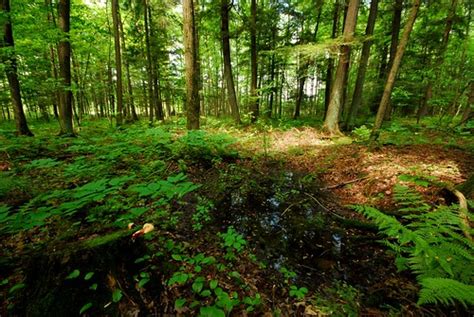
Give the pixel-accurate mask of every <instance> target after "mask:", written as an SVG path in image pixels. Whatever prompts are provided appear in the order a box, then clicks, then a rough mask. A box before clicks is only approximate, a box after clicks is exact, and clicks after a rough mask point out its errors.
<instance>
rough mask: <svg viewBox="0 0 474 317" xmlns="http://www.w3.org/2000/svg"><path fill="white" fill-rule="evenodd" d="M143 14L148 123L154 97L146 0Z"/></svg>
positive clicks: (150, 118)
mask: <svg viewBox="0 0 474 317" xmlns="http://www.w3.org/2000/svg"><path fill="white" fill-rule="evenodd" d="M142 6H143V8H142V9H143V16H144V22H145V50H146V62H147V64H146V73H147V87H148V91H147V92H148V109H149V120H150V124H152V123H153V114H154V108H155V104H156V103H155V98H154V93H153V62H152V60H151V44H150V26H149V23H148V1H147V0H143V1H142Z"/></svg>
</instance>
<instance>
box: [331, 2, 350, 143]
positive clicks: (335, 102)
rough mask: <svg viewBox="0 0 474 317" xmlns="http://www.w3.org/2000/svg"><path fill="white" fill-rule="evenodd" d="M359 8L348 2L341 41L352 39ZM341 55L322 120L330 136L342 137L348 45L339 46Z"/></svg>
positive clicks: (346, 41)
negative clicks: (340, 120) (340, 127)
mask: <svg viewBox="0 0 474 317" xmlns="http://www.w3.org/2000/svg"><path fill="white" fill-rule="evenodd" d="M358 8H359V0H350V2H349V7H348V9H347V17H346V21H345V24H344V33H343V41H344V43H350V42H351V41H352V40H353V38H354V30H355V26H356V21H357V11H358ZM340 51H341V54H340V57H339V64H338V66H337V70H336V79H335V81H334V85H333V87H332V89H331V98H330V102H329V106H328V110H327V114H326V118H325V120H324V126H323V128H324V129H325V130H326V131H327V132H329V133H330V134H331V135H342V133H341V131H340V129H339V113H340V110H341V107H342V100H343V96H344V78H345V76H346V72H347V71H348V67H347V65H348V63H349V53H350V46H349V45H341V48H340Z"/></svg>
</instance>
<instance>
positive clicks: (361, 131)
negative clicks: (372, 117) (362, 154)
mask: <svg viewBox="0 0 474 317" xmlns="http://www.w3.org/2000/svg"><path fill="white" fill-rule="evenodd" d="M352 133H353V134H354V135H355V137H356V138H357V140H358V141H362V142H366V141H368V140H369V138H370V133H371V130H370V129H369V128H367V127H366V126H365V125H362V126H360V127H358V128H355V129H354V130H352Z"/></svg>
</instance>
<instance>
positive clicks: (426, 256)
mask: <svg viewBox="0 0 474 317" xmlns="http://www.w3.org/2000/svg"><path fill="white" fill-rule="evenodd" d="M394 191H395V199H396V201H397V204H398V205H399V206H400V207H401V208H400V211H401V214H405V215H404V216H402V218H401V219H400V220H399V219H397V218H396V217H393V216H389V215H386V214H384V213H382V212H381V211H379V210H377V209H375V208H373V207H369V206H354V209H355V210H356V211H358V212H361V213H363V214H364V215H365V216H366V217H368V218H369V219H372V220H373V221H374V222H375V223H376V224H377V226H378V227H379V229H380V231H382V232H383V233H384V234H385V235H387V236H388V237H389V239H387V240H384V241H382V243H383V244H384V245H386V246H388V247H389V248H390V249H392V250H393V251H394V252H395V254H396V265H397V268H398V269H399V270H405V269H410V270H411V271H413V272H414V273H415V274H416V275H417V279H418V281H419V283H420V285H421V287H422V289H421V292H420V298H419V301H418V303H419V304H425V303H441V304H453V303H454V302H459V303H461V304H463V305H464V306H467V305H474V265H473V263H474V243H473V242H472V241H471V240H470V239H468V238H466V237H465V236H464V235H463V232H462V230H461V228H462V223H461V220H460V218H459V206H457V205H453V206H437V207H435V208H431V207H430V206H429V205H427V204H426V203H425V202H424V201H423V200H422V197H421V195H419V194H418V193H417V192H415V190H414V189H411V188H410V187H406V186H396V187H395V189H394ZM405 198H406V199H405ZM407 212H410V213H411V214H409V215H406V213H407ZM469 216H470V217H471V215H469ZM471 218H472V217H471Z"/></svg>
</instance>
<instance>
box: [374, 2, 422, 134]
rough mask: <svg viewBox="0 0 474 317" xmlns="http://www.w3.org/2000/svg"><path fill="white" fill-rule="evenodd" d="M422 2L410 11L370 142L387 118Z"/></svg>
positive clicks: (415, 3) (414, 5)
mask: <svg viewBox="0 0 474 317" xmlns="http://www.w3.org/2000/svg"><path fill="white" fill-rule="evenodd" d="M420 3H421V0H413V5H412V7H411V10H410V15H409V17H408V20H407V22H406V25H405V28H404V30H403V34H402V38H401V39H400V44H399V45H398V48H397V52H396V54H395V57H394V59H393V64H392V67H391V68H390V71H389V73H388V78H387V82H386V83H385V88H384V91H383V95H382V100H381V101H380V105H379V109H378V111H377V116H376V117H375V124H374V127H373V129H372V133H371V134H370V141H371V142H374V141H375V140H376V139H377V137H378V133H379V129H380V127H381V126H382V122H383V119H384V116H385V110H386V109H387V106H388V104H389V102H390V96H391V94H392V90H393V86H394V85H395V78H396V76H397V73H398V69H399V68H400V64H401V62H402V57H403V54H404V53H405V49H406V46H407V44H408V39H409V38H410V33H411V30H412V29H413V25H414V24H415V20H416V16H417V15H418V10H419V8H420Z"/></svg>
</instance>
